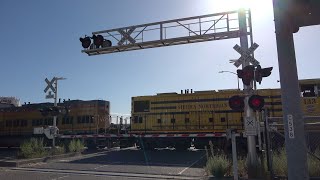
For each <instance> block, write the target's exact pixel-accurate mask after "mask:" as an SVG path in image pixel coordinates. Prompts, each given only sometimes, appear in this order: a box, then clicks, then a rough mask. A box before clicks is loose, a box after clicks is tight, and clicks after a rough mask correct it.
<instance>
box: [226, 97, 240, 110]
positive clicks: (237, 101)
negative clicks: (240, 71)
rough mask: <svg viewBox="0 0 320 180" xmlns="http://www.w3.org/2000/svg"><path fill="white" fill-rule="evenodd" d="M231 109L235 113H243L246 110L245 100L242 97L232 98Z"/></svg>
mask: <svg viewBox="0 0 320 180" xmlns="http://www.w3.org/2000/svg"><path fill="white" fill-rule="evenodd" d="M229 107H230V108H231V109H232V110H235V111H242V110H243V108H244V98H243V97H241V96H232V97H231V98H229Z"/></svg>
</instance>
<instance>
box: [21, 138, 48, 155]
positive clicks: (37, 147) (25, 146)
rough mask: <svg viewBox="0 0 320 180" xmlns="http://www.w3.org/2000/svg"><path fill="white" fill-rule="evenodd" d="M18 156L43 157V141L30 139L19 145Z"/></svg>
mask: <svg viewBox="0 0 320 180" xmlns="http://www.w3.org/2000/svg"><path fill="white" fill-rule="evenodd" d="M20 151H21V153H20V155H21V156H22V157H24V158H36V157H43V156H45V155H46V154H47V153H46V150H45V148H44V146H43V139H42V138H41V139H37V138H31V139H29V140H26V141H24V142H23V143H22V144H21V145H20Z"/></svg>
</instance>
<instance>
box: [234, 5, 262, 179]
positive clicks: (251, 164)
mask: <svg viewBox="0 0 320 180" xmlns="http://www.w3.org/2000/svg"><path fill="white" fill-rule="evenodd" d="M238 17H239V29H240V32H241V33H242V34H241V36H240V45H241V48H242V49H243V50H247V49H248V33H247V18H246V12H245V10H243V9H242V10H240V11H239V13H238ZM248 65H249V62H248V60H244V61H243V63H242V68H244V67H246V66H248ZM243 89H244V92H245V95H246V97H245V100H244V102H245V107H244V113H245V117H254V113H253V111H252V109H251V108H250V107H249V105H248V99H249V95H251V94H249V92H250V91H251V90H252V83H251V84H250V86H247V85H245V84H243ZM247 147H248V156H247V163H248V164H247V165H248V177H249V178H255V177H256V176H257V168H258V167H257V166H258V164H257V152H256V136H252V135H250V136H247Z"/></svg>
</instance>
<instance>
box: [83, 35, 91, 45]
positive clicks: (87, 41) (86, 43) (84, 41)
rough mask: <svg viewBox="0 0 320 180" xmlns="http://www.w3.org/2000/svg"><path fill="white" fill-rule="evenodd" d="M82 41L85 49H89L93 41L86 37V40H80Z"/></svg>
mask: <svg viewBox="0 0 320 180" xmlns="http://www.w3.org/2000/svg"><path fill="white" fill-rule="evenodd" d="M80 41H81V43H82V47H83V48H89V46H90V44H91V39H90V37H88V36H86V37H85V38H80Z"/></svg>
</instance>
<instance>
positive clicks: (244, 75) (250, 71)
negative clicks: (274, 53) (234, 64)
mask: <svg viewBox="0 0 320 180" xmlns="http://www.w3.org/2000/svg"><path fill="white" fill-rule="evenodd" d="M237 74H238V77H239V78H241V79H242V82H243V84H244V85H247V86H250V84H251V82H252V80H253V79H254V66H253V65H249V66H246V67H244V68H243V69H242V70H241V69H238V70H237Z"/></svg>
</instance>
